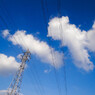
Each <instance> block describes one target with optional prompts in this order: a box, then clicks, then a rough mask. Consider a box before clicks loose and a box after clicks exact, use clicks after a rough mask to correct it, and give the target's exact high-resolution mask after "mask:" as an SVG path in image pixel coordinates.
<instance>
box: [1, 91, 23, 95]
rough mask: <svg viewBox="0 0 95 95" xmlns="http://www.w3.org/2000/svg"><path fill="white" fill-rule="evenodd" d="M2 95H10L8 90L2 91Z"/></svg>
mask: <svg viewBox="0 0 95 95" xmlns="http://www.w3.org/2000/svg"><path fill="white" fill-rule="evenodd" d="M17 94H18V93H17ZM0 95H8V90H0ZM19 95H23V94H21V93H19Z"/></svg>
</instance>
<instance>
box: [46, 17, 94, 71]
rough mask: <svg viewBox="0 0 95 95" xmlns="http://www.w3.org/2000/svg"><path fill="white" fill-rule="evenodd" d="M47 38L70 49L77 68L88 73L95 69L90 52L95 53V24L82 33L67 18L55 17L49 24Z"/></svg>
mask: <svg viewBox="0 0 95 95" xmlns="http://www.w3.org/2000/svg"><path fill="white" fill-rule="evenodd" d="M47 36H49V37H52V38H53V39H54V40H60V41H61V42H62V46H67V47H68V49H69V51H70V52H71V54H72V57H73V59H74V64H75V65H76V66H77V67H79V68H82V69H84V70H86V71H89V70H93V69H94V64H93V63H92V62H91V61H90V59H89V57H90V55H89V54H88V50H90V51H93V52H94V51H95V23H94V24H93V26H92V28H91V29H90V30H89V31H84V30H83V31H82V30H81V29H80V28H79V27H77V26H76V25H75V24H70V22H69V18H68V17H67V16H66V17H64V16H63V17H62V18H57V17H55V18H53V19H51V21H50V22H49V27H48V35H47Z"/></svg>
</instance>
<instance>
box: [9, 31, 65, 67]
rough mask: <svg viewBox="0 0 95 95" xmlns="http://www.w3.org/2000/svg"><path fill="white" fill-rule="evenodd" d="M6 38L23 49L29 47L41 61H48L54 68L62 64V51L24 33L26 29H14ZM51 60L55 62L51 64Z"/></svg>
mask: <svg viewBox="0 0 95 95" xmlns="http://www.w3.org/2000/svg"><path fill="white" fill-rule="evenodd" d="M8 40H9V41H12V43H13V44H14V45H20V46H21V47H22V48H23V49H24V50H26V49H29V50H30V52H31V53H32V54H34V55H36V56H37V57H38V58H40V59H41V61H42V62H45V63H49V64H50V65H52V66H54V67H56V68H59V67H61V66H62V64H63V53H59V52H58V51H55V50H54V49H53V48H52V47H49V45H48V44H47V43H46V42H44V41H40V40H39V39H37V38H35V37H33V35H31V34H26V31H23V30H22V31H16V33H15V34H14V35H10V36H9V38H8ZM51 52H52V54H51ZM53 60H54V63H55V64H53Z"/></svg>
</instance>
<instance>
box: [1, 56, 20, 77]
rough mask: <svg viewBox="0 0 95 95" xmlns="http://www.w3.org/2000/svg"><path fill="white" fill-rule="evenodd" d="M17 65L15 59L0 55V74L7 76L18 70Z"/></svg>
mask: <svg viewBox="0 0 95 95" xmlns="http://www.w3.org/2000/svg"><path fill="white" fill-rule="evenodd" d="M19 65H20V64H19V63H18V62H16V60H15V58H14V57H12V56H10V57H8V56H6V55H4V54H0V74H1V75H9V74H12V73H13V72H15V71H16V70H17V69H18V68H19Z"/></svg>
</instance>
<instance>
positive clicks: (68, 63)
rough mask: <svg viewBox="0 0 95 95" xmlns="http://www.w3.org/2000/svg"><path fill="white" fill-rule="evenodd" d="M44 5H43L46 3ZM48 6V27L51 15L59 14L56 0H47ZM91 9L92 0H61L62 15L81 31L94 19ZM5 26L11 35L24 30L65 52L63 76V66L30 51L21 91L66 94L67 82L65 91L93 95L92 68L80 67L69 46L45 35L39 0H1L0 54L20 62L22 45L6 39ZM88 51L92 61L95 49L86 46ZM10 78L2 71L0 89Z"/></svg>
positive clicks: (69, 94) (35, 94)
mask: <svg viewBox="0 0 95 95" xmlns="http://www.w3.org/2000/svg"><path fill="white" fill-rule="evenodd" d="M44 1H46V0H44ZM44 8H45V9H46V5H44ZM47 8H48V12H47V11H45V15H46V18H47V22H46V23H47V28H48V27H49V26H50V24H48V23H49V22H51V19H53V18H54V17H58V4H57V0H47ZM94 9H95V1H94V0H78V1H77V0H61V8H60V11H61V16H64V17H65V16H67V17H68V18H69V23H70V24H74V25H76V27H79V26H80V27H79V29H80V30H81V31H83V30H85V31H86V32H89V30H90V29H92V25H93V23H94V21H95V10H94ZM64 19H65V18H64ZM6 29H8V30H9V31H10V34H12V35H14V33H15V32H16V31H17V30H25V31H27V32H26V34H29V35H33V37H35V38H36V39H38V40H39V41H44V42H46V43H47V45H48V46H49V47H50V46H51V47H52V48H54V49H55V51H58V52H59V53H60V52H63V53H64V56H65V57H64V63H65V69H66V76H65V75H64V74H65V73H64V66H61V67H60V68H57V69H54V67H53V66H52V65H51V63H50V64H48V62H46V61H44V62H43V61H42V59H40V58H39V57H38V56H37V55H36V56H35V54H34V55H31V60H30V62H29V63H27V65H28V66H27V68H26V69H25V72H24V76H23V82H22V86H21V93H23V94H24V95H32V94H33V95H41V94H42V95H66V86H67V95H94V93H95V90H94V88H95V83H94V79H95V75H94V74H95V70H94V69H91V70H90V71H86V70H84V69H83V68H81V69H80V68H79V67H78V66H76V65H75V64H74V58H73V57H72V53H70V50H69V49H68V48H69V46H66V45H65V46H60V45H61V43H60V40H54V39H53V35H50V37H49V38H48V37H47V35H48V31H47V30H46V27H45V23H44V16H43V11H42V5H41V0H0V44H1V45H0V54H4V55H6V56H8V57H9V56H13V57H15V59H16V60H17V62H20V60H19V59H18V58H17V56H18V55H19V54H21V53H22V47H23V46H22V47H19V45H13V42H12V41H8V37H7V38H4V37H3V35H2V32H3V31H4V30H6ZM53 29H55V28H53ZM94 31H95V30H94ZM9 36H10V35H9ZM93 40H95V39H93ZM23 42H24V41H23ZM66 42H67V41H66ZM24 44H25V43H24ZM31 44H32V43H31ZM87 51H88V54H89V56H90V58H89V59H90V60H91V62H93V64H94V62H95V59H94V57H95V53H94V52H95V51H90V50H88V49H87ZM46 57H47V56H46ZM46 63H47V64H46ZM3 69H4V68H3ZM5 69H6V68H5ZM5 71H6V70H5ZM45 71H47V72H45ZM55 71H56V74H55ZM12 78H13V75H7V76H3V75H2V74H1V75H0V90H6V89H7V88H8V86H9V84H10V83H11V80H12ZM65 78H66V79H65ZM58 86H59V88H58ZM59 92H60V94H59Z"/></svg>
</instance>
